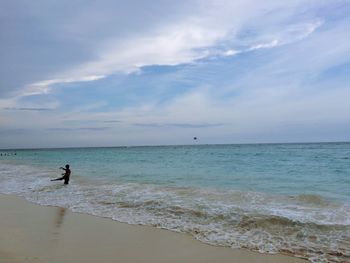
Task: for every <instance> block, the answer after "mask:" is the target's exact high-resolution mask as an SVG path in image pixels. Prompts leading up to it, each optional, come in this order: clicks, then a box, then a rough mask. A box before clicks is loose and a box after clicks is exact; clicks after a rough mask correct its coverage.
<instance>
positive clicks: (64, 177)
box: [51, 164, 70, 184]
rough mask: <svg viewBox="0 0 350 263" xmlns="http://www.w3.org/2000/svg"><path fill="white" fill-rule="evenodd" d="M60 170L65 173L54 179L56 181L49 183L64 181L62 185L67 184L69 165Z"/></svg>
mask: <svg viewBox="0 0 350 263" xmlns="http://www.w3.org/2000/svg"><path fill="white" fill-rule="evenodd" d="M60 169H62V170H64V171H65V173H63V174H62V175H63V176H62V177H60V178H56V179H52V180H51V181H60V180H64V184H68V182H69V177H70V169H69V164H67V165H66V168H63V167H60Z"/></svg>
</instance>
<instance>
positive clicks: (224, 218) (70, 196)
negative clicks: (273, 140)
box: [0, 143, 350, 262]
mask: <svg viewBox="0 0 350 263" xmlns="http://www.w3.org/2000/svg"><path fill="white" fill-rule="evenodd" d="M0 154H1V156H0V193H3V194H14V195H18V196H21V197H24V198H26V199H27V200H29V201H31V202H34V203H37V204H40V205H51V206H59V207H65V208H68V209H70V210H71V211H73V212H79V213H86V214H91V215H95V216H99V217H107V218H111V219H113V220H116V221H120V222H125V223H128V224H140V225H148V226H154V227H156V228H163V229H168V230H171V231H175V232H182V233H187V234H190V235H192V236H193V237H194V238H196V239H198V240H199V241H202V242H205V243H208V244H211V245H215V246H226V247H232V248H245V249H249V250H252V251H258V252H261V253H283V254H288V255H292V256H295V257H301V258H306V259H308V260H309V261H311V262H350V143H303V144H297V143H295V144H242V145H239V144H237V145H184V146H144V147H110V148H69V149H30V150H2V151H0ZM66 164H69V165H70V167H71V170H72V174H71V180H70V184H69V185H64V184H63V182H62V181H55V182H51V181H50V179H53V178H57V177H60V176H61V173H62V170H59V167H61V166H64V165H66Z"/></svg>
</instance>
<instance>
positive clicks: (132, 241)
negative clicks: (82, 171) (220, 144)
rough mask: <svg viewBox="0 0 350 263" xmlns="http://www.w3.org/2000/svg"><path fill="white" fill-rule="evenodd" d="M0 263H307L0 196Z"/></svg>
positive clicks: (284, 256) (22, 199)
mask: <svg viewBox="0 0 350 263" xmlns="http://www.w3.org/2000/svg"><path fill="white" fill-rule="evenodd" d="M0 222H1V224H0V248H1V249H0V262H1V263H17V262H18V263H19V262H38V263H41V262H87V263H89V262H96V261H98V260H100V261H101V260H103V262H125V263H127V262H133V263H136V262H143V263H147V262H150V263H151V262H152V263H157V262H218V261H219V262H243V263H244V262H266V263H267V262H269V263H270V262H271V263H277V262H280V263H302V262H308V261H306V260H302V259H299V258H295V257H291V256H287V255H281V254H277V255H269V254H260V253H257V252H252V251H248V250H245V249H231V248H228V247H216V246H212V245H207V244H204V243H202V242H199V241H197V240H195V239H194V238H193V237H191V236H190V235H186V234H183V233H175V232H172V231H165V230H163V229H157V228H154V227H150V226H140V225H129V224H126V223H120V222H117V221H113V220H111V219H108V218H101V217H96V216H92V215H88V214H80V213H75V212H71V211H69V210H68V209H65V208H62V207H55V206H41V205H37V204H34V203H30V202H29V201H27V200H25V199H24V198H21V197H18V196H14V195H5V194H1V195H0Z"/></svg>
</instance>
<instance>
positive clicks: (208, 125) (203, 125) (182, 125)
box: [133, 123, 224, 129]
mask: <svg viewBox="0 0 350 263" xmlns="http://www.w3.org/2000/svg"><path fill="white" fill-rule="evenodd" d="M133 125H135V126H141V127H150V128H161V127H177V128H189V129H196V128H211V127H219V126H223V125H224V124H222V123H200V124H193V123H192V124H191V123H163V124H161V123H135V124H133Z"/></svg>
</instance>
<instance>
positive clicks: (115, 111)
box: [0, 0, 350, 148]
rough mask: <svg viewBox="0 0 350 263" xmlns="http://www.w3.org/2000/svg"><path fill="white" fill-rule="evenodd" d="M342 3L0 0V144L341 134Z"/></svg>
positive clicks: (345, 91) (344, 133) (346, 25)
mask: <svg viewBox="0 0 350 263" xmlns="http://www.w3.org/2000/svg"><path fill="white" fill-rule="evenodd" d="M349 13H350V2H349V1H348V0H332V1H329V0H317V1H313V0H289V1H287V0H286V1H280V0H265V1H260V0H235V1H232V0H227V1H226V0H222V1H221V0H187V1H182V0H179V1H170V0H162V1H161V0H153V1H143V0H128V1H116V0H100V1H93V0H76V1H71V0H60V1H54V0H52V1H47V0H36V1H32V0H2V1H0V58H1V59H0V148H12V147H16V148H18V147H19V148H26V147H75V146H118V145H163V144H191V143H193V142H194V141H193V137H194V136H196V137H198V141H197V143H255V142H316V141H349V140H350V33H349V32H350V16H349Z"/></svg>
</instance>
